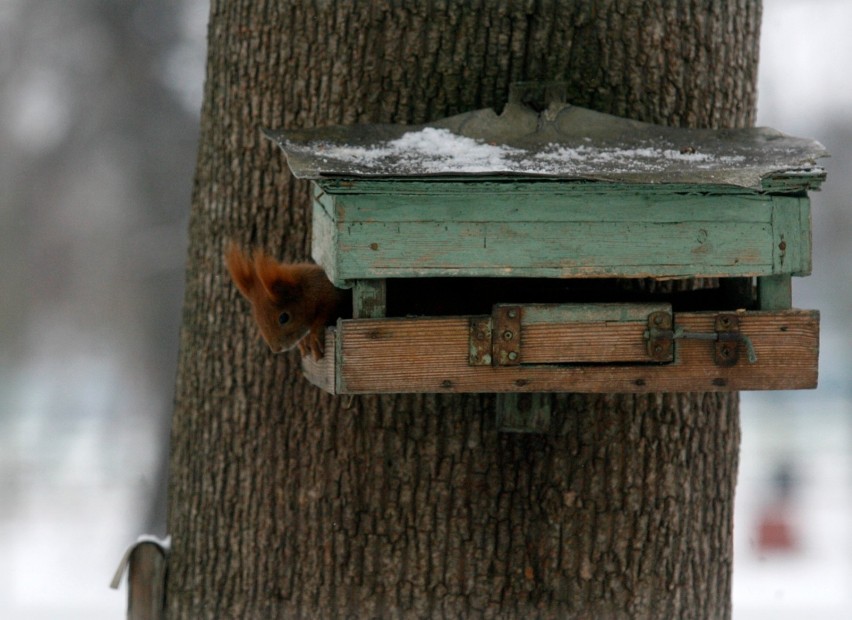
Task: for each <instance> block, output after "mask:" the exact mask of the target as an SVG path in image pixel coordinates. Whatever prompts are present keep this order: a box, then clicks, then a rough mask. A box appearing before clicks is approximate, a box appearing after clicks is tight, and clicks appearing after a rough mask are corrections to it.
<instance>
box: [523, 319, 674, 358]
mask: <svg viewBox="0 0 852 620" xmlns="http://www.w3.org/2000/svg"><path fill="white" fill-rule="evenodd" d="M652 312H669V313H670V312H671V305H670V304H529V305H525V306H523V307H522V318H521V362H522V363H524V364H548V363H560V362H563V363H564V362H568V363H607V362H648V361H650V360H649V356H648V351H647V345H646V340H645V338H644V333H645V330H647V329H648V315H650V314H651V313H652Z"/></svg>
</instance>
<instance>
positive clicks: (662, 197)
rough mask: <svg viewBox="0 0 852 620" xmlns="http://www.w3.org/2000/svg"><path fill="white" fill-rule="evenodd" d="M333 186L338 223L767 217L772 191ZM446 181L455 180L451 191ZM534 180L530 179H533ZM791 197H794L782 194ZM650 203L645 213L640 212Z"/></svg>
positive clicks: (742, 219) (745, 219)
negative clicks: (342, 190)
mask: <svg viewBox="0 0 852 620" xmlns="http://www.w3.org/2000/svg"><path fill="white" fill-rule="evenodd" d="M395 185H396V187H397V188H398V191H397V192H377V193H365V194H332V195H333V196H334V204H335V212H334V213H335V217H336V221H337V222H338V223H339V224H344V223H356V222H388V223H396V222H424V221H429V222H633V221H637V219H638V220H639V221H643V220H645V221H647V220H649V219H650V218H651V217H653V218H654V219H653V220H652V221H656V222H680V221H682V220H683V218H684V217H687V218H689V219H690V220H691V221H696V222H738V223H739V222H767V221H769V219H770V217H771V209H772V202H773V198H772V197H770V196H764V195H761V194H755V193H750V194H744V193H735V194H720V195H719V196H718V197H717V196H716V195H713V196H712V197H711V196H708V195H707V194H706V193H701V192H696V191H693V192H686V191H683V192H674V191H671V190H648V189H645V190H630V191H625V190H624V188H622V189H621V190H618V189H612V190H611V191H601V190H591V189H589V188H584V187H580V188H577V189H576V191H575V190H572V189H571V187H572V186H571V185H570V184H569V185H566V186H562V187H560V186H555V185H547V184H546V187H549V188H550V191H542V190H541V188H538V189H537V190H533V189H532V188H531V187H529V185H530V184H507V183H504V184H488V185H485V186H481V185H479V184H472V183H444V184H435V188H436V189H435V191H434V192H433V193H431V194H430V193H427V192H425V191H424V192H412V191H409V190H408V188H407V187H405V186H400V185H399V184H395ZM445 186H451V187H452V188H455V190H454V191H450V190H449V189H447V188H446V187H445ZM537 186H538V184H535V185H533V187H537ZM784 200H789V201H791V202H795V199H792V198H789V197H784ZM648 210H652V212H651V213H646V212H647V211H648Z"/></svg>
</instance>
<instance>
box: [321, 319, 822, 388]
mask: <svg viewBox="0 0 852 620" xmlns="http://www.w3.org/2000/svg"><path fill="white" fill-rule="evenodd" d="M715 316H716V313H713V312H695V313H678V314H677V315H676V318H675V321H676V324H677V325H678V326H680V327H683V329H684V330H686V331H695V332H713V331H714V319H715ZM740 317H741V318H740V328H741V331H742V333H744V334H746V335H748V336H749V337H750V338H751V340H752V343H753V346H754V349H755V352H756V353H757V363H755V364H749V363H748V361H747V359H746V355H744V354H742V355H740V360H739V362H738V363H737V364H736V365H735V366H732V367H729V368H722V367H719V366H716V365H715V364H714V362H713V342H712V341H699V340H681V341H678V343H677V354H676V360H675V362H673V363H671V364H636V365H632V364H617V365H603V364H601V365H583V364H579V365H546V364H532V365H526V364H524V365H521V366H515V367H499V368H495V367H487V366H471V365H470V364H469V351H468V344H469V320H470V317H446V318H423V319H375V320H359V321H341V322H340V323H339V329H340V332H339V342H338V343H337V346H338V347H339V351H338V357H339V359H338V363H339V365H340V366H339V369H338V372H339V377H338V380H337V390H338V392H339V393H373V392H379V393H394V392H597V393H601V392H679V391H730V390H781V389H785V390H786V389H803V388H813V387H816V384H817V357H818V349H819V313H818V312H816V311H803V310H789V311H783V312H743V313H740Z"/></svg>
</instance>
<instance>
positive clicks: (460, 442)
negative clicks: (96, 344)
mask: <svg viewBox="0 0 852 620" xmlns="http://www.w3.org/2000/svg"><path fill="white" fill-rule="evenodd" d="M356 5H357V6H356ZM759 22H760V3H759V2H758V1H749V0H738V1H737V0H731V1H729V2H711V1H710V0H691V1H689V2H686V1H684V2H667V1H666V0H634V1H629V0H614V1H609V2H556V1H548V0H541V1H538V2H533V1H532V0H526V1H523V0H512V1H506V2H499V3H498V2H469V1H467V0H443V1H440V0H419V1H416V2H405V3H403V2H364V3H354V2H330V1H324V0H313V1H309V0H298V1H297V0H293V1H291V2H284V1H283V0H280V1H273V0H212V2H211V21H210V27H209V53H208V69H207V82H206V87H205V99H204V107H203V111H202V128H201V129H202V132H201V143H200V150H199V156H198V171H197V177H196V186H195V192H194V196H193V205H192V218H191V223H190V251H189V262H188V267H187V292H186V301H185V310H184V318H183V330H182V341H181V356H180V369H179V372H178V378H177V394H176V405H175V413H174V422H173V431H172V456H171V480H170V492H169V495H170V508H169V530H170V533H171V534H172V536H173V541H174V546H173V552H172V555H171V558H170V565H169V576H168V587H167V592H168V594H167V603H168V612H169V617H170V618H191V619H198V618H285V617H316V618H333V617H343V616H348V617H358V618H363V617H388V616H390V617H406V618H431V617H442V616H453V617H465V618H476V617H502V618H515V617H518V618H520V617H531V616H537V617H560V618H563V617H572V618H678V617H688V618H698V617H705V618H724V617H728V616H730V593H731V564H732V535H731V534H732V518H733V501H734V486H735V480H736V470H737V453H738V444H739V415H738V398H737V395H736V394H721V395H718V394H700V393H697V394H652V395H639V396H634V395H622V394H612V395H603V396H600V395H569V394H563V395H552V396H551V397H550V398H551V400H552V409H553V416H552V417H553V424H552V426H553V428H552V429H551V432H550V433H549V434H545V435H530V436H525V435H506V434H498V433H497V432H496V430H495V427H494V413H493V411H494V397H493V396H492V395H450V394H441V395H399V396H383V397H374V396H364V397H358V398H356V399H355V400H354V403H353V404H352V407H351V408H347V406H346V405H347V403H346V401H345V400H343V399H340V398H334V397H331V396H328V395H326V394H325V393H323V392H320V391H319V390H317V389H316V388H314V387H312V386H311V385H309V384H307V383H306V381H305V380H304V379H303V378H302V377H301V373H300V370H299V360H298V354H296V353H293V354H287V355H284V356H273V355H271V354H270V353H269V351H268V349H267V348H266V345H265V344H263V342H262V341H260V339H259V338H258V336H257V331H256V327H255V326H254V325H253V324H252V322H251V317H250V315H249V311H248V307H247V304H246V303H244V301H243V300H242V299H241V298H239V296H238V294H237V292H236V290H235V288H234V286H233V285H232V284H231V283H230V281H229V278H228V276H227V274H226V271H225V269H224V266H223V260H222V256H223V252H224V248H225V245H226V243H227V241H228V240H230V239H235V240H237V241H238V242H240V243H242V244H244V245H250V244H251V245H258V246H262V247H265V248H267V249H268V250H270V251H272V252H274V253H277V254H278V255H279V256H280V257H282V258H285V259H289V260H293V259H303V258H305V257H306V256H308V255H309V247H308V240H309V239H310V235H309V228H310V222H309V213H310V211H309V209H308V204H309V195H308V187H307V185H306V184H305V183H303V182H297V181H294V180H293V179H292V178H291V177H290V175H289V171H288V169H287V167H286V163H285V160H284V158H283V157H282V155H281V153H280V152H279V151H278V150H277V148H275V147H274V146H273V145H272V144H271V143H270V142H267V141H264V140H263V139H261V134H260V131H259V128H260V127H261V126H265V127H271V128H282V127H311V126H320V125H328V124H336V123H353V122H397V123H419V122H426V121H429V120H433V119H436V118H440V117H444V116H448V115H451V114H455V113H459V112H463V111H467V110H473V109H478V108H484V107H494V108H495V109H497V110H500V109H502V105H503V104H504V103H505V101H506V99H507V93H508V88H509V84H510V83H512V82H515V81H521V80H567V81H568V82H569V83H570V92H569V101H570V102H572V103H575V104H577V105H582V106H586V107H590V108H594V109H597V110H601V111H604V112H609V113H613V114H618V115H621V116H629V117H632V118H636V119H640V120H643V121H650V122H658V123H664V124H677V125H690V126H705V127H725V126H745V125H749V124H751V123H752V121H753V118H754V110H755V77H756V72H757V50H758V33H759Z"/></svg>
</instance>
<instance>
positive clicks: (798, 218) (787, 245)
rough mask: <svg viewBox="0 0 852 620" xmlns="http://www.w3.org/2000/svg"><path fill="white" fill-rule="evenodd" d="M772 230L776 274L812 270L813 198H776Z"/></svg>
mask: <svg viewBox="0 0 852 620" xmlns="http://www.w3.org/2000/svg"><path fill="white" fill-rule="evenodd" d="M772 230H773V248H772V251H773V257H772V260H773V267H774V269H773V272H774V274H792V275H807V274H809V273H810V272H811V231H810V201H809V200H808V199H807V198H794V199H790V200H786V201H776V202H775V203H774V204H773V209H772ZM767 275H772V274H767Z"/></svg>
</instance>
